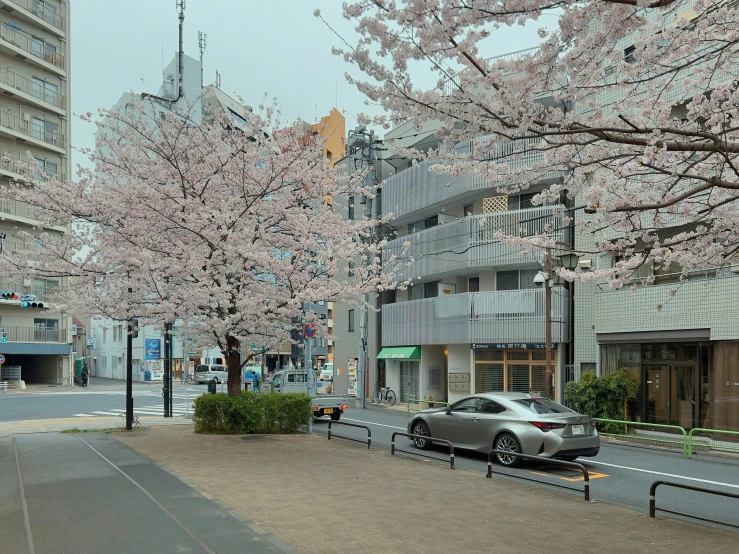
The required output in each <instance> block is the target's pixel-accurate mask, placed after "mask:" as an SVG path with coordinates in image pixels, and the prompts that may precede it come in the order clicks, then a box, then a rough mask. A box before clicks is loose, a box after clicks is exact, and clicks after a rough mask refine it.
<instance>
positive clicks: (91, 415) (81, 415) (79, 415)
mask: <svg viewBox="0 0 739 554" xmlns="http://www.w3.org/2000/svg"><path fill="white" fill-rule="evenodd" d="M73 417H95V414H74V416H73Z"/></svg>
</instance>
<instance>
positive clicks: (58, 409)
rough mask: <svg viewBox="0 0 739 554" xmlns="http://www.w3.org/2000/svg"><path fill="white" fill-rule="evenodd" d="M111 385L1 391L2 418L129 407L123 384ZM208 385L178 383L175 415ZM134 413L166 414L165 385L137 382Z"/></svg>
mask: <svg viewBox="0 0 739 554" xmlns="http://www.w3.org/2000/svg"><path fill="white" fill-rule="evenodd" d="M113 383H114V384H113V385H112V386H100V387H96V386H95V381H94V380H93V385H92V386H90V387H87V388H84V389H83V388H80V387H76V388H75V389H72V390H69V389H67V390H64V389H63V388H62V387H59V388H55V389H52V390H53V392H39V393H32V394H7V395H4V394H0V421H21V420H29V419H55V418H66V417H75V416H77V417H90V416H111V415H117V414H121V413H124V412H125V410H126V396H125V395H126V389H125V385H124V384H123V383H120V382H119V383H115V382H113ZM205 389H206V387H205V385H194V384H189V385H180V384H179V383H178V384H176V385H175V389H174V392H173V394H172V396H173V400H172V408H173V412H174V414H175V415H176V416H178V415H184V414H185V411H186V403H187V399H188V397H189V398H190V400H192V399H193V398H194V397H196V396H199V395H200V394H203V392H205ZM133 397H134V414H135V415H163V414H164V405H163V399H162V384H161V382H160V383H146V384H136V386H135V387H134V391H133Z"/></svg>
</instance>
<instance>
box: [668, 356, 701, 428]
mask: <svg viewBox="0 0 739 554" xmlns="http://www.w3.org/2000/svg"><path fill="white" fill-rule="evenodd" d="M671 369H672V374H671V375H672V384H671V387H670V396H671V405H670V424H671V425H679V426H680V427H682V428H683V429H692V428H693V427H694V423H693V422H694V421H695V410H696V407H697V406H698V400H699V398H698V394H697V390H698V388H697V385H698V382H697V381H698V367H697V365H693V364H690V365H688V364H686V365H677V366H671Z"/></svg>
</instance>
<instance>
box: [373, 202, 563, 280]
mask: <svg viewBox="0 0 739 554" xmlns="http://www.w3.org/2000/svg"><path fill="white" fill-rule="evenodd" d="M555 209H559V210H560V212H559V213H560V214H561V213H563V212H562V210H563V207H561V206H560V207H558V208H554V207H551V206H542V207H537V208H527V209H524V210H515V211H510V212H500V213H489V214H482V215H475V216H469V217H465V218H461V219H457V220H455V221H452V222H450V223H444V224H443V225H438V226H436V227H432V228H431V229H426V230H425V231H420V232H418V233H412V234H410V235H407V236H404V237H400V238H397V239H394V240H392V241H390V242H389V243H388V244H387V245H386V247H385V248H384V249H383V252H382V257H383V261H384V262H387V261H388V260H389V259H390V258H391V257H392V256H399V260H398V262H397V264H395V265H394V266H393V269H395V271H396V273H395V276H396V278H397V280H399V281H405V280H407V279H410V278H414V279H415V278H418V277H426V276H429V275H436V274H443V273H447V272H451V271H458V270H460V269H465V268H474V267H490V266H495V267H500V266H503V265H512V264H521V263H525V262H531V261H532V260H536V254H537V252H536V249H530V248H529V249H526V248H522V247H521V246H519V245H515V244H510V243H504V242H500V241H498V240H496V239H495V233H496V232H497V231H499V230H500V231H502V232H504V233H506V234H509V235H514V236H517V237H527V236H533V235H537V234H547V235H548V236H551V237H553V238H554V239H555V240H562V234H563V231H562V227H563V225H562V216H561V215H554V212H555ZM406 242H410V244H411V246H410V249H409V250H408V251H407V252H403V253H402V254H401V252H402V249H403V244H404V243H406ZM527 253H528V255H526V254H527Z"/></svg>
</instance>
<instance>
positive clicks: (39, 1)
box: [31, 0, 59, 26]
mask: <svg viewBox="0 0 739 554" xmlns="http://www.w3.org/2000/svg"><path fill="white" fill-rule="evenodd" d="M32 1H33V4H32V6H31V7H32V11H33V13H34V14H35V15H36V16H37V17H40V18H41V19H43V20H44V21H46V22H47V23H51V24H52V25H57V26H58V25H59V22H58V21H57V20H56V17H57V16H56V7H55V6H54V5H53V4H52V3H51V2H45V1H44V0H32Z"/></svg>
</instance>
